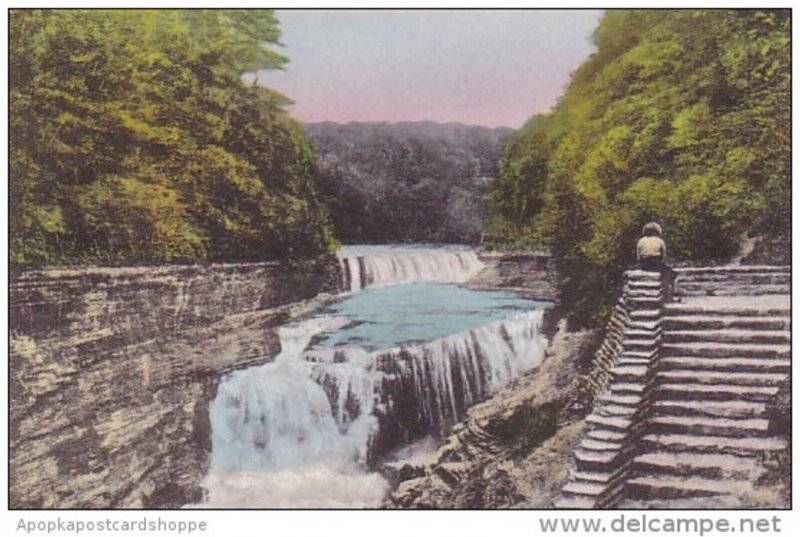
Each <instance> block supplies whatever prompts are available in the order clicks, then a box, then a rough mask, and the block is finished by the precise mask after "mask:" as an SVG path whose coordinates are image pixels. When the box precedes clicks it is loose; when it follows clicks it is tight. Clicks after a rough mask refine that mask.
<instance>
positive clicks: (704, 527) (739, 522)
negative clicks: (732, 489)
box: [539, 514, 782, 535]
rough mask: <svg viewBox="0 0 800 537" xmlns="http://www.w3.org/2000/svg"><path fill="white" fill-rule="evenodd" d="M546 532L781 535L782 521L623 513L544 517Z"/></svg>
mask: <svg viewBox="0 0 800 537" xmlns="http://www.w3.org/2000/svg"><path fill="white" fill-rule="evenodd" d="M539 526H540V529H541V531H542V533H605V532H609V533H678V534H682V535H686V534H689V535H705V534H709V533H780V532H781V526H782V520H781V518H780V517H779V516H776V515H773V516H772V517H727V518H722V517H720V518H709V517H701V516H696V517H692V516H685V515H681V516H659V515H652V514H641V515H636V514H634V515H630V514H628V515H626V514H621V515H619V516H616V517H614V518H612V519H608V518H607V517H591V516H561V517H543V518H540V519H539Z"/></svg>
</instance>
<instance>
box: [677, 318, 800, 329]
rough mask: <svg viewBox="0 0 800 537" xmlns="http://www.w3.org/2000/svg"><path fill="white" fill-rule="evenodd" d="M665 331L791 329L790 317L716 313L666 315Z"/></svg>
mask: <svg viewBox="0 0 800 537" xmlns="http://www.w3.org/2000/svg"><path fill="white" fill-rule="evenodd" d="M662 326H663V330H664V331H676V330H714V329H717V330H719V329H728V328H732V329H751V330H789V329H790V328H791V320H790V318H789V317H782V316H778V317H766V316H765V317H739V316H715V315H666V316H665V317H664V320H663V322H662Z"/></svg>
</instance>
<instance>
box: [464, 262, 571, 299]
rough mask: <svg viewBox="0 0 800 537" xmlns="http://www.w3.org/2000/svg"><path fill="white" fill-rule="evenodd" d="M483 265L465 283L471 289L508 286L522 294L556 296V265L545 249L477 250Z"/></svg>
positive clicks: (545, 296)
mask: <svg viewBox="0 0 800 537" xmlns="http://www.w3.org/2000/svg"><path fill="white" fill-rule="evenodd" d="M478 258H479V259H480V260H481V261H483V262H484V263H485V264H486V267H485V268H484V269H483V270H482V271H481V272H479V273H478V274H477V275H476V276H475V277H473V278H472V279H471V280H470V281H469V282H467V285H468V286H469V287H471V288H473V289H507V290H509V291H513V292H514V293H516V294H518V295H520V296H523V297H525V298H534V299H539V300H555V298H556V286H555V266H554V264H553V261H552V256H551V255H550V254H549V253H548V252H513V251H509V252H500V251H485V252H479V254H478Z"/></svg>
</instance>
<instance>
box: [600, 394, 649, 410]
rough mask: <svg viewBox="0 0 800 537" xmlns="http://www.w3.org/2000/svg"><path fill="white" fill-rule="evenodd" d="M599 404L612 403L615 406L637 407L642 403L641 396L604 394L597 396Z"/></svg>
mask: <svg viewBox="0 0 800 537" xmlns="http://www.w3.org/2000/svg"><path fill="white" fill-rule="evenodd" d="M597 403H611V404H613V405H624V406H633V407H637V406H639V405H640V404H641V403H642V396H641V395H618V394H614V393H603V394H600V395H598V396H597Z"/></svg>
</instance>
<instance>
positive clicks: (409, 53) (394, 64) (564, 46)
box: [259, 10, 601, 127]
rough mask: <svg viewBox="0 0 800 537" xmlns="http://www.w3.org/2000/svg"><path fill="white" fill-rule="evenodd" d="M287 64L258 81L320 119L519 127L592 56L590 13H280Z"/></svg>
mask: <svg viewBox="0 0 800 537" xmlns="http://www.w3.org/2000/svg"><path fill="white" fill-rule="evenodd" d="M277 14H278V18H279V19H280V22H281V28H282V30H283V36H282V38H281V41H282V42H283V43H284V44H285V45H286V47H285V48H282V49H281V50H280V52H282V53H284V54H285V55H287V56H288V57H289V59H290V60H291V62H290V63H289V65H288V66H287V67H286V70H285V71H283V72H275V71H272V72H261V73H259V82H260V83H262V84H264V85H267V86H269V87H271V88H274V89H277V90H278V91H281V92H282V93H284V94H286V95H287V96H289V97H291V98H292V99H294V101H295V103H296V104H295V105H293V106H292V107H290V112H291V113H292V114H293V115H294V116H295V117H297V118H298V119H300V120H301V121H306V122H317V121H336V122H348V121H420V120H431V121H439V122H448V121H457V122H461V123H468V124H479V125H487V126H509V127H519V126H521V125H522V124H523V123H524V122H525V121H526V120H527V119H528V118H529V117H531V116H532V115H534V114H536V113H540V112H545V111H547V110H549V109H550V108H551V107H552V106H553V105H554V104H555V103H556V100H557V99H558V97H559V96H560V95H561V94H562V93H563V91H564V88H565V86H566V84H567V83H568V82H569V77H570V74H571V73H572V72H573V71H574V70H575V69H576V68H577V67H578V66H579V65H580V64H581V63H582V62H583V61H584V60H585V59H586V58H587V57H588V56H589V55H590V54H591V53H592V52H593V50H594V46H593V44H592V43H591V34H592V32H593V31H594V28H595V27H596V26H597V23H598V21H599V19H600V16H601V12H599V11H588V10H497V11H495V10H449V11H446V10H408V11H389V10H349V11H348V10H337V11H331V10H327V11H325V10H279V11H278V12H277Z"/></svg>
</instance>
